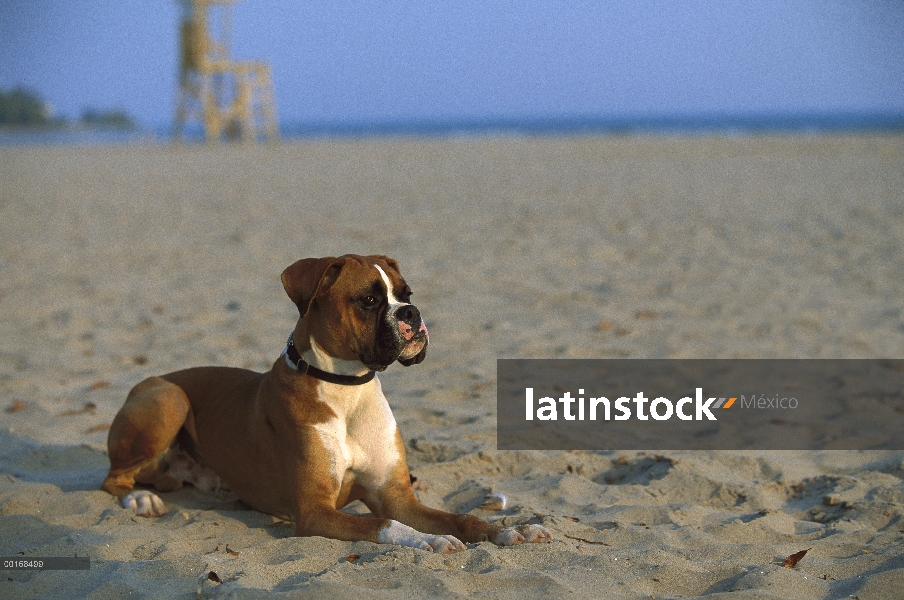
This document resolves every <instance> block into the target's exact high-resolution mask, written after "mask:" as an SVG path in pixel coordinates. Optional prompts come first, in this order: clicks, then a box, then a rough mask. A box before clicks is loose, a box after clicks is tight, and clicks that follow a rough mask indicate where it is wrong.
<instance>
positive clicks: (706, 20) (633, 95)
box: [0, 0, 904, 127]
mask: <svg viewBox="0 0 904 600" xmlns="http://www.w3.org/2000/svg"><path fill="white" fill-rule="evenodd" d="M231 12H232V25H233V37H232V40H233V42H232V55H233V56H234V57H235V58H237V59H260V60H265V61H268V62H269V63H270V64H271V65H272V69H273V79H274V88H275V96H276V105H277V110H278V113H279V119H280V122H281V123H283V124H305V123H309V124H323V123H337V124H341V123H372V122H377V123H386V122H417V121H431V120H432V121H444V120H453V121H454V120H465V121H467V120H493V119H505V120H510V119H563V118H564V119H576V118H578V119H579V118H646V117H658V116H667V117H672V116H713V115H756V114H771V115H779V114H803V113H819V114H838V113H891V114H896V115H902V114H904V1H902V0H860V1H858V0H780V1H772V0H757V1H755V2H754V1H751V0H743V1H736V0H674V1H671V2H668V1H661V0H630V1H625V0H598V1H596V2H580V1H577V0H574V1H564V0H562V1H547V0H523V1H506V0H449V1H438V0H432V1H418V0H408V1H399V0H383V1H380V0H367V1H351V0H346V1H329V0H242V1H240V2H237V3H236V4H235V5H234V7H233V8H232V11H231ZM180 14H181V12H180V6H179V4H178V2H176V0H0V89H3V90H9V89H11V88H14V87H20V86H21V87H25V88H27V89H30V90H32V91H34V92H37V93H38V94H40V95H41V96H42V97H43V98H44V99H45V100H47V101H48V102H50V104H51V105H52V106H53V107H54V109H55V110H56V112H57V114H59V115H61V116H64V117H68V118H78V117H79V116H80V115H81V113H82V112H83V111H84V110H85V109H86V108H94V109H100V110H113V109H116V110H125V111H126V112H128V113H129V114H130V115H132V116H133V117H134V118H136V119H137V120H138V122H139V123H141V124H143V125H145V126H149V127H150V126H163V125H166V124H168V123H170V122H171V121H172V113H173V108H174V106H175V91H176V73H177V61H178V37H177V28H178V23H179V19H180Z"/></svg>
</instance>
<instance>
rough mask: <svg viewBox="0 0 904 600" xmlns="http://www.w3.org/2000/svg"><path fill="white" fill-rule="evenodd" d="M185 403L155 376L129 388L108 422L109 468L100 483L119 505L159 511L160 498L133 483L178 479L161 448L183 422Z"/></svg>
mask: <svg viewBox="0 0 904 600" xmlns="http://www.w3.org/2000/svg"><path fill="white" fill-rule="evenodd" d="M189 408H190V407H189V402H188V397H187V396H186V395H185V392H183V391H182V388H180V387H179V386H177V385H175V384H172V383H170V382H168V381H166V380H164V379H161V378H159V377H151V378H150V379H146V380H144V381H142V382H141V383H139V384H138V385H136V386H135V387H134V388H132V391H131V392H129V396H128V398H126V402H125V404H124V405H123V407H122V409H120V411H119V413H118V414H117V415H116V417H115V418H114V419H113V424H112V425H111V426H110V433H109V435H108V437H107V452H108V454H109V457H110V472H109V474H108V475H107V478H106V479H105V480H104V482H103V484H102V485H101V489H102V490H105V491H107V492H109V493H110V494H113V495H114V496H117V497H118V498H119V500H120V503H121V504H122V505H123V507H125V508H130V509H131V510H132V512H134V513H135V514H137V515H141V516H146V517H157V516H160V515H162V514H163V513H164V512H165V509H164V507H163V502H162V501H161V500H160V499H159V498H158V497H157V496H156V495H154V494H153V493H151V492H149V491H146V490H138V491H134V487H135V483H136V482H138V483H144V484H148V485H153V486H154V487H155V488H156V489H158V490H160V491H170V490H175V489H178V488H180V487H182V481H180V480H178V479H176V478H174V477H172V476H170V475H168V474H167V470H168V468H169V465H168V464H167V460H166V454H167V450H169V448H170V447H171V446H172V445H173V442H174V440H175V439H176V435H177V434H178V433H179V430H180V429H181V428H182V426H183V424H185V419H186V417H187V415H188V413H189Z"/></svg>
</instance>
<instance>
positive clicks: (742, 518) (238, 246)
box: [0, 135, 904, 600]
mask: <svg viewBox="0 0 904 600" xmlns="http://www.w3.org/2000/svg"><path fill="white" fill-rule="evenodd" d="M346 252H355V253H365V254H369V253H378V254H388V255H390V256H392V257H395V258H397V259H398V260H399V262H400V264H401V266H402V273H403V275H404V276H405V277H406V279H407V280H408V282H409V283H410V284H411V286H412V288H413V289H414V298H413V301H414V302H415V303H416V304H417V305H418V307H419V308H420V309H421V311H422V313H423V314H424V316H425V320H426V321H427V324H428V326H429V328H430V334H431V345H430V352H429V354H428V357H427V360H426V361H425V362H424V363H423V364H421V365H418V366H415V367H411V368H403V367H401V366H399V365H395V366H393V367H390V368H389V369H388V370H387V371H386V372H385V373H384V374H381V378H382V381H383V388H384V390H385V391H386V394H387V397H388V398H389V401H390V404H391V405H392V407H393V410H394V413H395V416H396V419H397V420H398V422H399V426H400V428H401V431H402V436H403V438H404V439H405V440H406V441H407V445H408V462H409V465H410V466H411V469H412V472H413V473H414V474H415V475H416V476H417V477H418V482H419V484H420V487H419V489H418V490H417V494H418V495H419V497H420V499H421V500H422V501H423V502H425V503H426V504H429V505H433V506H442V507H446V508H447V509H450V510H455V511H460V512H470V513H472V514H475V515H478V516H481V517H483V518H487V519H490V520H502V521H503V522H505V523H506V524H516V523H523V522H532V523H540V524H543V525H545V526H546V527H548V528H549V529H550V530H552V532H553V535H554V538H555V539H554V541H553V542H551V543H549V544H531V545H524V546H520V547H513V548H498V547H495V546H493V545H492V544H489V543H480V544H472V545H469V547H468V549H467V550H466V551H464V552H461V553H457V554H454V555H448V556H442V555H432V554H429V553H426V552H423V551H419V550H414V549H410V548H402V547H396V546H389V545H379V544H371V543H366V542H340V541H335V540H328V539H324V538H295V537H292V536H291V531H292V529H291V527H290V526H289V525H287V524H286V523H283V522H280V521H278V520H277V519H275V518H273V517H270V516H268V515H264V514H261V513H258V512H255V511H252V510H250V509H249V508H248V507H247V506H246V505H244V504H242V503H241V502H240V501H238V500H237V499H236V498H235V497H234V496H231V495H230V494H228V493H220V494H217V495H213V494H205V493H201V492H199V491H197V490H194V489H193V488H187V489H183V490H180V491H178V492H175V493H171V494H167V495H165V496H164V501H165V502H166V503H167V506H168V508H169V512H168V514H166V515H165V516H164V517H162V518H160V519H156V520H148V519H144V518H137V517H133V516H131V514H129V513H127V512H126V511H125V510H124V509H122V508H119V507H118V506H117V504H116V502H115V500H114V499H113V498H112V497H111V496H109V495H107V494H106V493H104V492H102V491H99V490H98V486H99V485H100V483H101V481H102V479H103V477H104V475H105V473H106V468H107V465H108V463H107V457H106V435H107V432H106V427H107V426H108V425H109V423H110V422H111V420H112V419H113V416H114V415H115V413H116V411H117V410H118V409H119V407H120V406H121V405H122V403H123V401H124V399H125V396H126V394H127V392H128V390H129V389H130V388H131V386H133V385H134V384H135V383H137V382H138V381H140V380H141V379H142V378H144V377H146V376H148V375H151V374H159V373H165V372H167V371H171V370H175V369H179V368H184V367H188V366H194V365H205V364H211V365H226V366H239V367H248V368H252V369H256V370H265V369H268V368H269V367H270V365H271V364H272V363H273V361H274V360H275V359H276V358H277V356H278V355H279V353H280V351H281V349H282V347H283V344H284V343H285V339H286V336H287V335H288V333H289V331H290V330H291V329H292V327H293V325H294V322H295V318H296V316H297V311H296V308H295V306H294V305H293V304H292V303H291V302H290V301H289V300H288V298H287V297H286V296H285V293H284V291H283V289H282V286H281V284H280V279H279V276H280V273H281V272H282V270H283V269H284V268H285V267H286V266H288V265H289V264H291V263H292V262H293V261H295V260H297V259H299V258H304V257H309V256H323V255H338V254H343V253H346ZM597 357H600V358H608V357H614V358H617V357H627V358H731V357H738V358H751V357H761V358H830V357H831V358H876V357H880V358H904V137H902V136H893V135H886V136H883V135H875V136H759V137H742V136H738V137H653V136H651V137H627V136H626V137H571V138H557V137H540V138H516V137H512V138H505V137H500V138H486V139H480V138H461V139H455V138H453V139H444V140H418V139H395V140H393V139H366V140H349V141H316V140H315V141H304V142H293V143H284V144H282V145H279V146H273V147H268V146H257V147H221V148H215V149H213V148H207V147H181V148H179V147H168V146H121V147H84V148H76V147H50V148H42V147H22V148H0V555H2V556H7V557H9V556H45V557H46V556H72V555H74V554H78V555H79V556H85V555H87V556H89V557H90V559H91V568H90V570H88V571H43V572H27V571H11V570H7V571H0V597H3V598H74V597H89V598H125V597H130V598H186V599H188V598H195V597H196V595H197V594H198V590H199V589H200V590H201V594H202V596H203V597H211V598H221V597H222V598H256V597H263V596H264V595H267V594H269V596H272V597H276V598H279V597H304V598H309V597H310V598H335V597H340V596H342V595H345V596H346V597H362V598H370V597H373V598H392V599H394V600H400V599H413V598H422V597H442V598H457V597H465V596H477V597H487V598H547V597H559V596H566V595H567V596H568V597H571V598H657V599H663V598H689V597H696V596H707V597H711V598H730V599H732V600H734V599H742V598H743V599H752V598H758V599H759V598H763V599H765V598H788V599H808V598H847V597H856V598H860V599H861V600H878V599H892V598H901V597H904V596H902V595H904V591H902V590H904V482H902V479H904V452H891V451H844V452H842V451H813V452H769V451H756V452H729V451H718V452H717V451H681V452H662V451H659V452H656V453H653V452H636V451H630V452H627V451H624V452H618V451H616V452H596V453H594V452H539V451H532V452H500V451H497V450H496V449H495V447H496V432H495V393H496V388H495V374H496V359H497V358H597ZM898 402H901V399H900V397H899V398H898ZM899 410H901V407H899ZM902 419H904V413H902ZM236 443H238V444H241V443H242V441H241V440H236ZM491 491H492V492H499V493H504V494H505V495H507V496H508V498H509V500H510V504H509V506H508V507H507V508H506V509H505V510H502V511H495V512H494V511H487V510H484V509H482V508H479V505H480V504H481V502H482V501H483V499H484V497H485V496H486V494H487V493H489V492H491ZM351 510H353V511H357V512H364V511H365V510H366V509H363V508H362V507H361V506H360V505H356V506H353V507H351ZM808 548H809V549H810V550H809V552H808V553H807V554H806V556H805V557H804V558H803V559H802V560H801V561H800V563H799V564H798V565H797V566H796V567H795V568H793V569H790V568H785V567H782V566H781V565H779V564H776V563H778V562H781V561H782V560H783V559H784V558H785V557H786V556H788V555H791V554H793V553H795V552H798V551H800V550H805V549H808ZM355 557H357V558H355ZM211 571H213V572H215V573H216V574H217V576H218V577H219V579H220V580H221V581H222V583H216V582H214V581H202V577H203V576H204V575H205V574H207V573H209V572H211Z"/></svg>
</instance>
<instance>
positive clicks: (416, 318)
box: [395, 304, 421, 328]
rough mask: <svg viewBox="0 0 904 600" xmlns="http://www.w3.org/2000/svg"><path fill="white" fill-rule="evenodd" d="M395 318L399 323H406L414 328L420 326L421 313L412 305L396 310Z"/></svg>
mask: <svg viewBox="0 0 904 600" xmlns="http://www.w3.org/2000/svg"><path fill="white" fill-rule="evenodd" d="M395 317H396V319H398V320H399V321H401V322H403V323H407V324H408V325H411V326H412V327H415V328H416V327H417V326H418V325H420V324H421V311H419V310H418V309H417V307H416V306H415V305H414V304H406V305H404V306H400V307H399V308H398V310H396V314H395Z"/></svg>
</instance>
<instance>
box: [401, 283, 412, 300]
mask: <svg viewBox="0 0 904 600" xmlns="http://www.w3.org/2000/svg"><path fill="white" fill-rule="evenodd" d="M402 300H404V301H405V302H408V301H410V300H411V288H410V287H408V286H407V285H406V286H405V289H403V290H402Z"/></svg>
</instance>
